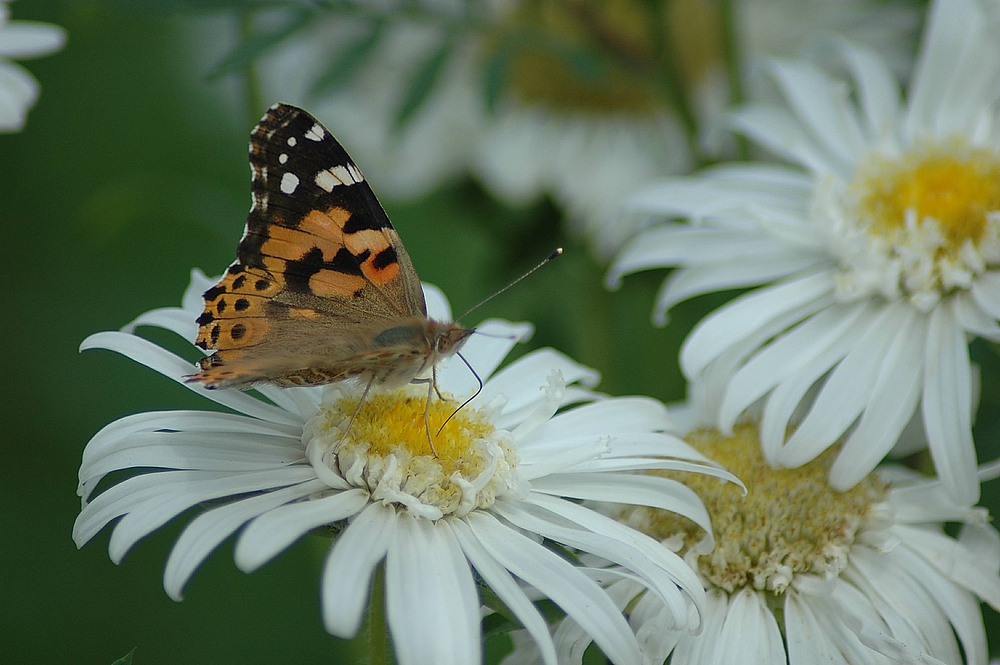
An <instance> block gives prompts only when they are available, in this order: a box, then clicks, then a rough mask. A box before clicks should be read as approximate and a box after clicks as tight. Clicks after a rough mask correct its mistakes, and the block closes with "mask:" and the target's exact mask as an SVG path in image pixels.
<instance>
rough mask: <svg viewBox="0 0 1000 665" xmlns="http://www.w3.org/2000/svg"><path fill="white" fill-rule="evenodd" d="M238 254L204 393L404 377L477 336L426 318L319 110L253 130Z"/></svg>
mask: <svg viewBox="0 0 1000 665" xmlns="http://www.w3.org/2000/svg"><path fill="white" fill-rule="evenodd" d="M250 170H251V173H252V178H251V194H252V199H253V204H252V206H251V208H250V213H249V215H248V216H247V224H246V230H245V231H244V234H243V238H242V239H241V240H240V243H239V246H238V248H237V251H236V257H237V260H236V262H235V263H233V265H231V266H230V267H229V268H228V269H227V271H226V274H225V275H224V276H223V277H222V279H221V280H220V281H219V283H218V284H216V285H215V286H213V287H212V288H211V289H209V290H208V291H206V292H205V294H204V297H205V311H204V312H203V313H202V315H201V316H200V317H198V321H197V322H198V325H199V329H198V338H197V341H196V342H195V343H196V344H197V345H198V346H199V347H201V348H202V349H205V350H214V353H213V354H212V355H210V356H208V357H206V358H203V359H202V360H201V361H200V363H199V366H200V369H201V371H200V372H198V373H197V374H194V375H192V376H190V377H188V380H189V381H195V382H201V383H203V384H204V385H205V386H206V387H207V388H228V387H243V388H245V387H249V386H252V385H254V384H257V383H263V382H266V383H272V384H276V385H279V386H293V385H320V384H325V383H331V382H334V381H340V380H343V379H347V378H351V377H361V378H368V379H369V380H370V381H373V382H375V383H379V384H389V385H390V386H397V385H403V384H405V383H408V382H409V381H411V380H412V379H413V378H415V377H416V376H417V375H418V374H420V373H421V372H423V371H424V370H426V369H428V368H429V367H430V366H432V365H433V364H434V362H436V360H437V359H439V358H441V357H444V356H447V355H450V354H451V353H454V352H455V351H457V350H458V348H459V347H460V346H461V345H462V343H463V342H464V341H465V339H466V338H467V337H468V335H470V334H471V333H472V331H471V330H469V329H466V328H462V327H461V326H459V325H458V324H453V323H443V322H439V321H435V320H432V319H428V318H427V310H426V305H425V303H424V296H423V291H422V290H421V287H420V280H419V278H418V277H417V273H416V270H414V268H413V264H412V262H411V261H410V257H409V255H408V254H407V253H406V250H405V249H404V247H403V244H402V241H401V240H400V239H399V235H398V234H397V233H396V230H395V229H394V228H393V227H392V224H391V223H390V222H389V218H388V216H387V215H386V214H385V211H384V210H383V209H382V206H381V204H380V203H379V202H378V199H377V198H376V197H375V194H374V193H373V192H372V190H371V188H370V187H369V186H368V183H367V182H366V181H365V179H364V176H363V175H362V174H361V171H360V170H359V169H358V167H357V166H356V165H355V164H354V162H353V161H352V160H351V158H350V156H348V154H347V152H346V151H345V150H344V148H343V147H341V145H340V143H338V142H337V140H336V139H335V138H333V136H332V135H331V134H330V132H329V131H328V130H327V129H326V128H325V127H323V125H322V124H320V123H319V122H318V121H317V120H316V119H315V118H314V117H313V116H312V115H310V114H309V113H307V112H306V111H303V110H302V109H299V108H296V107H294V106H290V105H288V104H276V105H274V106H272V107H271V108H270V109H269V110H268V111H267V113H266V114H265V115H264V117H263V119H262V120H261V121H260V124H258V125H257V127H256V128H255V129H254V130H253V132H252V133H251V135H250Z"/></svg>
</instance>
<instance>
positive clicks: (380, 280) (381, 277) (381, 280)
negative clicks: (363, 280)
mask: <svg viewBox="0 0 1000 665" xmlns="http://www.w3.org/2000/svg"><path fill="white" fill-rule="evenodd" d="M361 272H363V273H364V274H365V277H367V278H368V280H369V281H370V282H371V283H372V284H374V285H375V286H385V285H386V284H388V283H389V282H391V281H392V280H394V279H396V278H397V277H399V264H398V263H396V262H395V261H393V262H392V263H390V264H389V265H387V266H383V267H382V268H376V267H375V255H373V256H371V257H369V258H368V260H367V261H365V262H364V263H362V264H361Z"/></svg>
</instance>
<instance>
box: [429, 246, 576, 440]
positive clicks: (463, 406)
mask: <svg viewBox="0 0 1000 665" xmlns="http://www.w3.org/2000/svg"><path fill="white" fill-rule="evenodd" d="M555 256H558V254H556V255H555ZM550 258H551V257H550ZM543 265H544V264H543ZM540 267H541V266H539V268H540ZM535 270H538V268H535ZM531 272H534V270H532V271H531ZM529 274H530V273H529ZM522 279H523V278H522ZM455 355H456V356H458V357H459V358H461V359H462V362H463V363H465V366H466V367H468V368H469V371H470V372H472V376H474V377H476V381H477V382H478V383H479V387H478V388H476V392H474V393H473V394H472V397H470V398H469V399H467V400H465V401H464V402H462V405H461V406H459V407H458V408H457V409H455V410H454V411H452V412H451V415H450V416H448V418H447V420H445V421H444V422H443V423H441V427H440V428H439V429H438V431H437V433H438V434H441V432H442V431H443V430H444V426H445V425H447V424H448V423H449V422H451V419H452V418H454V417H455V416H456V415H458V412H459V411H461V410H462V409H464V408H465V407H466V405H467V404H468V403H469V402H471V401H472V400H474V399H476V397H478V396H479V393H481V392H483V380H482V379H480V378H479V374H478V373H477V372H476V370H474V369H472V365H470V364H469V361H468V360H466V359H465V356H463V355H462V354H461V353H457V352H456V353H455Z"/></svg>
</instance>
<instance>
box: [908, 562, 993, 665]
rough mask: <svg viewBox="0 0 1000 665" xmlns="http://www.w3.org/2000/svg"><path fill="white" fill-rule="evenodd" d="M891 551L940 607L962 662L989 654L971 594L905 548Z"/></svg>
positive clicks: (982, 660)
mask: <svg viewBox="0 0 1000 665" xmlns="http://www.w3.org/2000/svg"><path fill="white" fill-rule="evenodd" d="M893 554H894V556H896V557H898V558H899V559H900V561H901V563H902V565H903V566H904V567H905V569H906V570H907V572H908V573H909V574H910V575H911V578H912V579H913V580H914V581H915V582H916V583H918V584H920V585H921V586H923V587H924V588H925V589H926V590H927V592H928V593H929V594H930V595H931V596H932V597H933V598H934V599H935V600H937V602H938V605H940V607H941V609H942V610H944V613H945V614H946V615H947V616H948V620H949V621H950V622H951V625H952V626H953V627H954V629H955V632H956V633H957V634H958V638H959V640H960V641H961V643H962V651H963V652H964V653H965V658H966V662H969V663H985V662H987V660H989V655H988V651H987V649H986V633H985V630H984V627H983V617H982V611H981V610H980V608H979V603H978V601H977V600H976V599H975V597H974V596H973V595H972V594H970V593H968V592H966V591H965V590H964V589H961V588H959V587H958V586H957V585H956V584H954V583H953V582H951V581H950V580H948V579H946V578H944V577H943V576H942V575H941V574H940V573H939V572H937V571H935V570H934V569H933V568H932V567H931V566H930V565H929V564H928V563H927V562H926V561H924V560H923V559H922V558H921V557H919V556H917V555H916V554H915V553H914V552H911V551H910V550H909V549H908V548H897V549H896V550H895V551H894V552H893Z"/></svg>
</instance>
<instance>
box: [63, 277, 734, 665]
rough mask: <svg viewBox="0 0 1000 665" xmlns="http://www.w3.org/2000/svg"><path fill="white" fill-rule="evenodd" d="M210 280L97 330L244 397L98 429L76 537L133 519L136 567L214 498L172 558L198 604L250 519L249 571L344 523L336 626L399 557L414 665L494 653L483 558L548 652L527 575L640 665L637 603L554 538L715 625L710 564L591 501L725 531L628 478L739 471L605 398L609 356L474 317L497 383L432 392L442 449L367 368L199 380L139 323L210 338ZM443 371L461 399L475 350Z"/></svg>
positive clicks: (672, 488) (351, 622)
mask: <svg viewBox="0 0 1000 665" xmlns="http://www.w3.org/2000/svg"><path fill="white" fill-rule="evenodd" d="M213 283H214V282H213V281H212V280H209V279H207V278H206V277H205V276H204V275H202V274H201V273H198V272H195V273H194V274H193V277H192V284H191V287H190V288H189V289H188V291H187V293H186V295H185V297H184V306H183V307H182V308H166V309H160V310H154V311H152V312H148V313H146V314H144V315H142V316H140V317H139V318H137V319H136V320H135V321H133V322H132V323H131V324H129V325H128V326H126V327H125V328H124V329H122V331H120V332H102V333H97V334H95V335H92V336H91V337H89V338H88V339H87V340H86V341H84V343H83V345H82V348H83V349H92V348H103V349H109V350H113V351H116V352H118V353H121V354H123V355H126V356H128V357H129V358H132V359H133V360H135V361H137V362H140V363H142V364H144V365H146V366H148V367H150V368H152V369H154V370H156V371H158V372H160V373H161V374H163V375H165V376H167V377H169V378H172V379H174V380H175V381H178V382H180V383H182V384H183V385H185V386H186V387H188V388H189V389H191V390H193V391H195V392H197V393H199V394H201V395H203V396H205V397H206V398H208V399H210V400H213V401H214V402H216V403H217V404H219V405H221V406H224V407H226V408H228V409H229V410H231V411H232V412H233V413H220V412H216V411H190V410H184V411H162V412H151V413H141V414H137V415H133V416H128V417H126V418H122V419H121V420H118V421H115V422H113V423H111V424H110V425H108V426H107V427H105V428H104V429H103V430H101V431H100V432H98V433H97V434H96V435H95V436H94V438H93V439H92V440H91V441H90V443H89V444H88V445H87V448H86V450H85V451H84V455H83V463H82V465H81V468H80V488H79V493H80V495H81V497H82V498H83V508H82V511H81V513H80V516H79V518H78V519H77V522H76V525H75V528H74V534H73V535H74V539H75V541H76V543H77V544H78V545H79V546H82V545H83V544H84V543H86V542H87V541H89V540H90V539H91V538H93V537H94V536H95V535H96V534H97V533H98V532H99V531H100V530H101V529H102V528H103V527H104V526H105V525H107V524H108V523H109V522H111V521H113V520H116V519H118V518H120V520H119V521H118V522H117V524H115V526H114V530H113V533H112V536H111V542H110V546H109V552H110V556H111V558H112V560H113V561H115V562H116V563H117V562H120V561H121V560H122V557H123V556H124V555H125V553H126V552H127V551H128V550H129V549H130V548H131V547H132V546H133V545H134V544H135V543H136V542H137V541H138V540H139V539H141V538H142V537H144V536H146V535H147V534H149V533H150V532H152V531H154V530H155V529H157V528H159V527H160V526H162V525H163V524H165V523H166V522H167V521H169V520H171V519H173V518H174V517H176V516H177V515H179V514H180V513H183V512H184V511H186V510H188V509H190V508H192V507H194V506H198V505H202V504H204V503H205V502H212V503H213V504H215V505H216V507H213V508H210V509H208V510H206V511H205V512H203V513H202V514H201V515H199V516H198V517H196V518H195V519H194V520H192V521H191V523H190V524H189V525H188V526H187V528H186V529H185V531H184V532H183V533H182V535H181V537H180V538H179V539H178V541H177V544H176V545H175V547H174V549H173V551H172V553H171V555H170V557H169V559H168V561H167V565H166V571H165V575H164V587H165V589H166V591H167V593H168V595H169V596H170V597H171V598H174V599H175V600H179V599H180V598H181V592H182V589H183V587H184V585H185V584H186V583H187V581H188V580H189V579H190V577H191V575H192V574H193V572H194V570H195V569H196V568H197V567H198V565H199V564H200V563H201V562H202V561H203V560H204V559H205V558H206V557H207V556H208V555H209V554H210V552H211V551H212V550H214V549H215V548H216V547H217V546H218V545H219V544H220V543H221V542H222V541H224V540H225V539H226V538H228V537H229V536H230V535H232V534H233V533H235V532H237V531H240V530H241V529H242V531H241V533H240V535H239V536H238V538H237V541H236V549H235V558H236V564H237V566H239V567H240V568H241V569H242V570H244V571H247V572H250V571H253V570H255V569H257V568H258V567H260V566H261V565H263V564H264V563H265V562H267V561H268V560H270V559H271V558H273V557H274V556H276V555H277V554H278V553H279V552H281V551H282V550H283V549H285V548H286V547H288V546H289V545H290V544H291V543H293V542H294V541H295V540H297V539H298V538H300V537H301V536H303V535H305V534H306V533H308V532H310V531H312V530H314V529H319V528H322V527H327V526H330V525H334V526H337V527H342V528H343V530H342V531H341V532H340V533H339V535H337V536H336V537H335V538H334V540H333V545H332V547H331V548H330V553H329V556H328V557H327V561H326V566H325V569H324V572H323V577H322V584H321V596H322V608H323V620H324V624H325V626H326V628H327V630H328V631H329V632H330V633H332V634H334V635H337V636H340V637H351V636H353V635H355V634H356V633H357V631H358V629H359V627H360V625H361V622H362V617H363V613H364V609H365V607H366V604H367V601H368V596H369V587H370V585H371V582H372V579H373V575H374V572H375V569H376V568H377V567H378V566H379V565H380V564H381V563H382V562H383V561H384V566H385V600H386V615H387V621H388V625H389V629H390V631H391V634H392V638H393V642H394V644H395V646H396V657H397V660H398V662H400V663H402V664H406V663H416V664H421V663H463V664H465V663H476V662H479V661H480V660H481V633H480V631H481V629H480V601H479V597H478V595H477V589H476V583H475V580H474V577H473V570H475V572H476V574H478V576H479V577H480V579H481V580H482V581H483V582H484V583H485V584H487V585H488V586H489V587H490V588H491V590H492V592H493V593H494V594H495V595H496V596H497V597H498V598H499V599H500V600H501V601H502V602H503V603H504V604H505V605H506V606H507V607H508V608H509V609H510V611H511V612H512V614H513V615H514V616H515V617H517V619H518V620H519V621H520V622H521V623H522V624H523V625H524V626H525V627H526V628H527V630H528V631H529V632H530V634H531V635H532V636H533V637H534V638H535V639H536V640H537V641H538V644H539V649H540V650H541V653H543V654H544V662H546V663H550V664H551V663H555V662H556V659H555V650H554V646H553V643H552V640H551V639H550V637H549V634H548V631H547V628H546V625H545V621H544V620H543V618H542V615H541V614H540V613H539V611H538V610H537V609H536V608H535V607H534V605H532V603H531V601H530V600H529V598H528V596H526V595H525V593H524V592H523V591H522V590H521V589H520V588H519V586H518V583H517V582H516V581H515V576H516V578H518V579H520V580H522V581H524V582H526V583H528V584H530V585H532V586H533V587H535V588H537V589H540V590H541V592H542V593H543V594H544V595H545V596H546V597H547V598H550V599H551V600H552V601H554V602H555V603H556V604H558V605H559V606H560V607H562V608H563V610H564V611H566V613H567V614H568V615H569V616H571V617H573V618H574V620H575V621H577V622H578V623H579V624H580V625H583V626H585V627H586V630H587V631H588V632H589V634H590V635H592V636H593V639H594V641H595V642H596V643H597V644H598V645H600V647H601V649H603V650H604V652H605V653H606V654H607V655H608V657H609V658H610V659H611V660H612V661H613V662H615V663H637V662H639V661H640V652H639V649H638V646H637V643H636V641H635V639H634V637H633V635H632V633H631V631H630V629H629V627H628V625H627V623H626V622H625V619H624V618H623V616H622V615H621V613H620V610H619V608H618V607H617V606H616V605H615V604H614V603H613V602H612V601H611V600H610V599H609V598H608V597H607V596H606V595H605V593H604V591H603V590H602V588H601V587H600V586H599V585H598V584H597V583H596V582H595V581H593V580H591V579H590V578H588V577H587V575H585V574H584V573H583V572H581V570H580V569H579V568H577V567H575V566H574V565H572V564H571V563H570V562H569V561H568V560H567V559H566V558H563V557H560V556H558V555H557V554H555V553H554V552H553V551H552V550H551V549H549V548H547V547H545V546H544V545H543V544H542V543H541V540H542V538H547V539H550V540H551V541H553V542H556V543H559V544H561V545H563V546H566V547H571V548H574V549H575V550H579V551H581V552H591V553H594V554H598V555H600V556H602V557H604V558H606V559H609V560H612V561H614V562H616V563H618V564H620V565H621V566H623V567H624V568H625V569H627V570H628V571H630V572H629V573H628V574H629V575H631V576H633V577H634V578H636V579H641V580H643V583H644V584H646V585H648V586H649V587H650V588H652V589H654V590H655V593H656V594H657V595H659V596H661V597H662V599H663V602H664V603H665V604H666V606H667V607H669V608H670V609H669V610H668V611H669V612H672V613H673V614H674V615H675V619H676V626H677V627H678V628H684V627H689V626H690V627H692V628H693V627H694V626H696V625H697V621H698V611H699V609H700V608H701V607H702V605H703V603H704V593H703V591H702V589H701V585H700V583H699V581H698V579H697V577H696V576H695V575H694V573H693V572H692V571H691V569H690V568H689V567H688V566H687V565H686V564H684V562H683V561H682V560H681V559H680V558H679V557H677V556H676V555H675V554H673V553H671V552H668V551H666V550H664V549H663V548H661V547H659V545H658V544H657V543H656V541H654V540H652V539H651V538H649V537H648V536H645V535H642V534H639V533H637V532H634V531H632V530H631V529H628V528H627V527H625V526H624V525H622V524H620V523H618V522H615V521H614V520H612V519H609V518H607V517H605V516H603V515H601V514H598V513H596V512H593V511H591V510H589V509H587V508H585V507H583V506H581V505H580V504H579V503H577V502H576V501H574V500H579V499H593V500H604V501H607V500H614V501H624V502H629V503H630V502H636V503H639V504H644V505H653V506H657V507H659V508H662V509H664V510H677V511H679V512H680V513H681V514H684V515H686V516H687V517H689V518H691V519H692V520H694V521H695V522H696V523H698V524H701V525H702V526H704V527H706V528H710V525H709V523H708V516H707V515H706V513H705V511H704V508H703V507H702V505H701V504H700V502H699V501H698V499H697V497H696V496H695V495H694V494H693V493H692V492H691V491H690V490H689V489H687V488H686V487H685V486H684V485H682V484H680V483H678V482H676V481H672V480H666V479H654V482H647V481H646V480H644V481H643V482H636V476H634V475H632V474H630V473H629V472H630V471H634V470H637V469H686V470H692V471H696V472H699V473H701V472H704V473H709V474H712V475H715V476H718V477H725V478H729V479H732V476H731V475H729V474H727V473H725V472H723V471H720V470H718V469H717V468H715V467H714V466H711V465H710V464H711V463H709V462H707V460H706V459H705V458H704V457H703V456H702V455H701V454H699V453H697V452H696V451H694V450H693V449H692V448H690V447H689V446H688V445H687V444H685V443H684V442H683V441H681V440H680V439H678V438H676V437H674V436H672V435H671V434H669V433H668V430H669V428H670V424H669V421H668V419H667V415H666V410H665V408H664V407H663V406H662V405H661V404H660V403H659V402H656V401H654V400H651V399H646V398H603V397H601V396H599V395H598V394H596V393H594V392H592V391H591V390H590V388H591V387H592V386H593V385H594V384H595V383H596V382H597V380H598V376H597V374H596V373H595V372H594V371H593V370H590V369H588V368H586V367H583V366H581V365H579V364H577V363H575V362H573V361H572V360H570V359H569V358H567V357H566V356H563V355H562V354H560V353H558V352H556V351H553V350H551V349H543V350H539V351H535V352H532V353H529V354H527V355H526V356H524V357H522V358H520V359H518V360H517V361H515V362H513V363H512V364H511V365H510V366H508V367H506V368H505V369H503V370H500V371H499V372H495V373H494V370H496V368H497V366H498V365H499V364H500V362H501V361H502V360H503V358H504V356H506V354H507V353H508V351H510V349H511V348H512V346H513V345H514V343H515V341H516V339H517V338H523V337H525V336H527V335H528V334H530V331H531V327H530V326H529V325H527V324H512V323H506V322H501V321H487V322H485V323H483V324H482V325H481V326H480V327H479V328H477V330H478V331H480V332H483V333H484V334H476V335H473V336H472V337H471V338H469V341H468V342H467V343H466V345H465V346H464V347H463V353H464V354H465V357H466V358H467V359H468V361H469V363H470V364H471V365H472V366H473V367H475V368H476V370H477V371H478V372H479V373H480V374H481V375H482V376H483V377H484V379H485V385H483V387H482V391H481V392H479V393H478V394H477V395H476V396H475V397H474V398H473V399H472V400H471V401H470V402H469V403H468V405H466V406H465V407H464V408H462V409H461V410H460V411H458V412H457V413H453V412H454V411H455V409H456V408H457V403H456V402H453V401H447V402H442V401H440V400H435V401H433V402H432V403H431V414H430V417H431V421H432V423H433V425H434V426H435V427H439V426H440V423H441V422H443V421H445V419H446V418H448V417H449V416H451V419H450V420H449V421H447V425H446V426H445V427H444V428H443V429H442V430H441V431H440V432H439V433H438V434H437V435H436V439H435V448H436V450H437V457H436V458H435V457H433V456H432V455H431V454H430V447H429V443H428V439H427V436H426V432H425V429H424V425H423V423H424V420H423V417H424V409H425V399H426V395H427V392H426V389H423V388H420V389H418V390H416V391H414V390H411V389H410V387H408V388H406V389H400V390H396V391H391V392H386V391H375V390H373V391H372V394H370V395H369V396H368V398H367V399H366V400H365V402H364V404H363V406H361V407H360V408H358V401H359V398H360V396H361V392H362V391H361V389H360V387H359V386H356V385H351V384H349V383H341V384H336V385H332V386H327V387H325V388H292V389H287V390H281V389H275V388H270V387H262V388H259V389H258V391H259V393H260V394H261V395H262V396H263V397H265V398H266V400H267V401H265V400H263V399H258V398H257V397H255V396H253V395H251V394H247V393H243V392H239V391H233V390H221V391H207V390H204V389H203V388H201V387H200V386H199V385H197V384H189V383H185V382H184V377H185V375H188V374H190V373H191V372H192V371H193V369H192V365H191V363H190V362H188V361H185V360H184V359H182V358H180V357H178V356H176V355H174V354H172V353H171V352H169V351H167V350H165V349H163V348H161V347H158V346H156V345H154V344H153V343H151V342H149V341H147V340H145V339H143V338H141V337H138V336H136V335H135V334H133V330H134V329H135V327H136V326H139V325H149V326H158V327H162V328H166V329H169V330H172V331H174V332H176V333H178V334H180V335H181V336H183V337H184V338H185V339H187V340H194V338H195V334H196V325H195V323H194V320H195V318H196V317H197V315H198V314H199V313H200V311H201V298H200V295H199V294H200V293H201V292H202V291H203V290H204V289H206V288H208V287H209V286H211V285H212V284H213ZM426 295H427V301H428V310H429V312H430V314H431V316H434V317H436V318H448V316H449V312H448V304H447V302H446V300H445V299H444V297H443V295H442V294H441V293H440V292H439V291H437V290H436V289H433V288H428V289H426ZM437 378H438V385H439V387H440V389H441V391H442V393H444V394H445V395H446V396H447V394H449V393H450V394H454V395H457V396H459V397H458V398H456V399H460V398H461V397H464V396H470V395H472V394H473V393H474V392H475V389H476V387H477V383H476V380H475V378H474V377H473V376H471V375H470V373H469V371H468V369H467V368H466V367H465V366H464V365H462V364H458V363H455V364H451V365H443V366H440V367H439V371H438V374H437ZM571 405H576V406H572V407H571ZM345 430H349V432H348V433H347V435H346V436H345ZM707 464H708V465H707ZM123 470H128V471H130V472H131V473H132V474H133V475H131V476H130V477H128V478H127V479H125V480H123V481H121V482H119V483H118V484H115V485H113V486H111V487H110V488H108V489H107V490H105V491H104V492H102V493H100V494H99V495H97V496H96V497H92V496H91V494H92V492H93V491H94V489H95V488H96V487H97V485H98V484H99V483H100V482H101V481H102V479H104V478H106V477H107V476H108V474H113V473H115V472H118V471H123ZM137 472H138V473H137ZM569 499H573V500H569Z"/></svg>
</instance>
